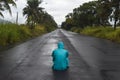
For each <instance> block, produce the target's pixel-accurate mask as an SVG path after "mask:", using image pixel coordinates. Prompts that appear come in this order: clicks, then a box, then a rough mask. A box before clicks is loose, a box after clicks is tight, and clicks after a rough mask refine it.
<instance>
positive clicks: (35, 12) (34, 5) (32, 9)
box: [23, 0, 43, 29]
mask: <svg viewBox="0 0 120 80" xmlns="http://www.w3.org/2000/svg"><path fill="white" fill-rule="evenodd" d="M41 3H42V1H41V0H28V1H27V6H26V7H25V8H24V9H23V15H24V16H26V18H27V20H26V22H27V24H28V25H29V26H30V27H31V28H32V29H33V28H34V27H35V24H36V23H38V21H39V18H40V14H41V13H42V12H43V8H41V7H39V4H41Z"/></svg>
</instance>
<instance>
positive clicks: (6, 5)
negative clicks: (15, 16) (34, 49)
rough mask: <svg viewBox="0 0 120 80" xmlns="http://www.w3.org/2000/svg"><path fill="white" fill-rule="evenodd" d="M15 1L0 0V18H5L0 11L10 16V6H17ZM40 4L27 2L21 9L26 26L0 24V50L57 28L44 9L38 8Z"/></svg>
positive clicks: (32, 0) (31, 1)
mask: <svg viewBox="0 0 120 80" xmlns="http://www.w3.org/2000/svg"><path fill="white" fill-rule="evenodd" d="M15 1H16V0H0V15H1V16H2V17H4V16H5V15H3V14H2V11H5V10H8V11H9V13H10V14H11V15H12V13H11V8H10V4H12V5H13V6H17V5H16V3H15ZM41 3H42V1H41V0H27V5H26V7H25V8H24V9H23V15H24V16H25V17H26V19H27V20H26V24H22V25H18V24H13V23H1V24H0V48H1V47H3V46H8V45H11V44H15V43H18V42H21V41H25V40H27V39H29V38H32V37H35V36H39V35H41V34H43V33H47V32H50V31H53V30H54V29H56V28H57V24H56V22H55V21H54V19H53V17H52V16H51V15H50V14H48V13H47V12H46V11H45V10H44V8H42V7H39V5H40V4H41ZM16 23H17V20H16Z"/></svg>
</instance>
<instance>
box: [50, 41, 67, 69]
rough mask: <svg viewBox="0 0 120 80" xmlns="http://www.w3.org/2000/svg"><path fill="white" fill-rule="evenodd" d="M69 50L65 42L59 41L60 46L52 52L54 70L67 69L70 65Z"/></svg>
mask: <svg viewBox="0 0 120 80" xmlns="http://www.w3.org/2000/svg"><path fill="white" fill-rule="evenodd" d="M68 55H69V53H68V51H67V50H65V49H64V43H63V42H58V48H57V49H55V50H54V51H53V53H52V57H53V67H52V68H53V70H66V69H67V68H68V65H69V59H68Z"/></svg>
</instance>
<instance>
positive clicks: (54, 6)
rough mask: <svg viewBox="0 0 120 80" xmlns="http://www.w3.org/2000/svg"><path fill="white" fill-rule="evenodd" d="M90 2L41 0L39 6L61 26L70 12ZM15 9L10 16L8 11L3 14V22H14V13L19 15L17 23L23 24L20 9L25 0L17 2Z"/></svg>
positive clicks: (84, 0) (23, 19) (23, 5)
mask: <svg viewBox="0 0 120 80" xmlns="http://www.w3.org/2000/svg"><path fill="white" fill-rule="evenodd" d="M89 1H92V0H43V3H42V4H41V5H40V6H42V7H43V8H45V11H47V12H48V13H49V14H50V15H52V16H53V17H54V19H55V21H56V22H57V23H58V24H61V22H63V21H64V20H65V16H66V15H67V14H68V13H70V12H72V10H73V9H74V8H76V7H78V6H79V5H81V4H83V3H85V2H89ZM16 4H17V8H15V7H12V16H10V14H9V12H8V11H5V12H3V14H4V16H5V17H4V20H10V21H12V22H15V19H16V13H17V12H18V13H19V20H18V21H19V23H24V22H25V17H23V15H22V9H23V8H24V7H25V6H26V5H27V4H26V0H18V1H17V2H16Z"/></svg>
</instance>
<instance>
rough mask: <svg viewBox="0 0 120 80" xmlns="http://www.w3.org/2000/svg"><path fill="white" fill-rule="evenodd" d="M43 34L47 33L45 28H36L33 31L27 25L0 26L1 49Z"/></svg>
mask: <svg viewBox="0 0 120 80" xmlns="http://www.w3.org/2000/svg"><path fill="white" fill-rule="evenodd" d="M43 33H46V31H45V28H44V27H43V26H36V27H35V29H33V30H31V29H30V28H29V27H28V26H25V25H16V24H0V47H2V46H7V45H10V44H15V43H18V42H22V41H25V40H26V39H29V38H32V37H35V36H39V35H41V34H43Z"/></svg>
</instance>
